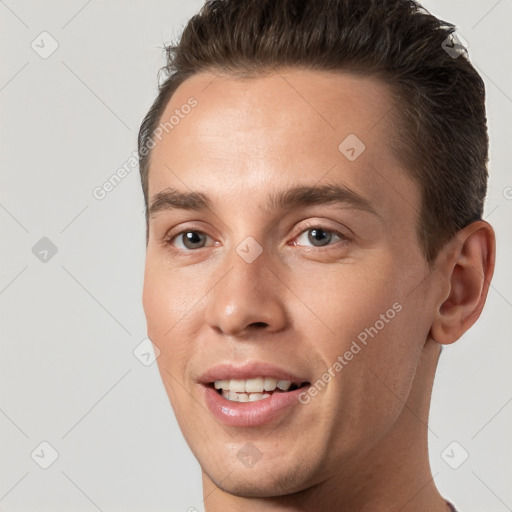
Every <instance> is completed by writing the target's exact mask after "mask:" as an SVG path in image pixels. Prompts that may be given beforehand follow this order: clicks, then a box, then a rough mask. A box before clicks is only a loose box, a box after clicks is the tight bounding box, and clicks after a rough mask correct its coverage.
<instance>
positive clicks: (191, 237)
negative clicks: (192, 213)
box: [185, 231, 201, 246]
mask: <svg viewBox="0 0 512 512" xmlns="http://www.w3.org/2000/svg"><path fill="white" fill-rule="evenodd" d="M185 236H186V242H187V243H190V244H198V243H200V242H201V237H200V236H199V234H198V233H197V232H195V231H189V232H187V233H185ZM187 243H185V246H187Z"/></svg>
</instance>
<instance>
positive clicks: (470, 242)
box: [430, 220, 496, 344]
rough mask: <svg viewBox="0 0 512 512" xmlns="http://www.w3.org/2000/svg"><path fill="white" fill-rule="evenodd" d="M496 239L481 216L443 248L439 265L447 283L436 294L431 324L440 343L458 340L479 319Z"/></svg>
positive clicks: (487, 288)
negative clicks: (436, 298) (436, 300)
mask: <svg viewBox="0 0 512 512" xmlns="http://www.w3.org/2000/svg"><path fill="white" fill-rule="evenodd" d="M495 253H496V241H495V235H494V230H493V228H492V226H491V225H490V224H489V223H488V222H486V221H483V220H479V221H476V222H473V223H471V224H469V225H468V226H466V227H465V228H464V229H462V230H460V231H459V232H458V233H457V234H456V235H455V237H454V239H453V240H452V241H450V242H449V243H448V244H447V246H446V247H445V248H443V249H442V251H441V253H440V255H439V259H442V261H443V262H442V263H441V264H440V265H439V266H438V269H439V271H440V272H441V278H442V282H443V283H444V284H445V285H446V286H444V287H443V288H444V289H443V291H442V293H441V294H440V296H439V301H438V303H437V310H436V311H435V313H434V318H433V322H432V327H431V332H430V334H431V336H432V338H433V339H434V340H435V341H437V342H438V343H441V344H450V343H453V342H454V341H457V340H458V339H459V338H460V337H461V336H462V335H463V334H464V333H465V332H466V331H467V330H468V329H469V328H470V327H471V326H472V325H473V324H474V323H475V322H476V320H477V319H478V317H479V316H480V313H481V312H482V309H483V307H484V304H485V300H486V298H487V292H488V291H489V285H490V282H491V278H492V275H493V272H494V262H495Z"/></svg>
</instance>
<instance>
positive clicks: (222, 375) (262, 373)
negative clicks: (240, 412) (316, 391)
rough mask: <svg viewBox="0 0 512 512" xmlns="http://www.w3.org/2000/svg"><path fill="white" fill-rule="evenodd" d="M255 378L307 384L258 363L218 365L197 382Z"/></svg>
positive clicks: (288, 372)
mask: <svg viewBox="0 0 512 512" xmlns="http://www.w3.org/2000/svg"><path fill="white" fill-rule="evenodd" d="M256 377H272V378H274V379H277V380H289V381H291V382H292V383H293V384H302V383H304V382H307V379H306V378H303V377H300V376H298V375H296V374H294V373H292V372H290V371H287V370H285V369H283V368H279V367H278V366H275V365H273V364H271V363H264V362H259V361H254V362H248V363H245V364H243V365H240V366H235V365H233V364H230V363H223V364H219V365H217V366H214V367H212V368H209V369H208V370H206V371H205V372H204V373H202V374H201V375H200V376H199V378H198V381H199V382H200V383H201V384H210V383H212V382H215V381H216V380H229V379H241V380H245V379H254V378H256Z"/></svg>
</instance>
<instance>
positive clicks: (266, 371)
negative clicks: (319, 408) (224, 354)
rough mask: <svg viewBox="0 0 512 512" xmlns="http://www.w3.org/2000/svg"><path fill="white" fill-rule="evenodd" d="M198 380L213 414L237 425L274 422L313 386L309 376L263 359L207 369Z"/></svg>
mask: <svg viewBox="0 0 512 512" xmlns="http://www.w3.org/2000/svg"><path fill="white" fill-rule="evenodd" d="M198 383H199V384H201V387H202V390H203V392H202V400H203V401H204V403H205V405H206V407H207V409H209V411H210V412H211V413H212V414H213V416H214V417H215V418H217V419H218V420H220V421H221V422H222V423H224V424H227V425H231V426H236V427H251V426H258V425H263V424H266V423H270V422H272V421H273V420H274V419H276V418H278V417H280V416H282V415H283V414H285V413H286V411H291V410H293V409H294V407H293V406H295V405H297V404H299V400H298V399H299V395H300V394H301V393H304V392H305V390H306V389H307V388H308V387H309V386H310V381H308V380H307V378H304V377H299V376H297V375H294V374H292V373H290V372H288V371H286V370H284V369H282V368H279V367H277V366H274V365H271V364H267V363H261V362H251V363H246V364H245V365H244V366H242V367H239V366H234V365H232V364H221V365H219V366H216V367H215V368H212V369H210V370H208V371H206V372H205V373H204V374H203V375H202V376H201V377H200V378H199V379H198ZM302 410H304V409H302ZM299 414H300V412H299Z"/></svg>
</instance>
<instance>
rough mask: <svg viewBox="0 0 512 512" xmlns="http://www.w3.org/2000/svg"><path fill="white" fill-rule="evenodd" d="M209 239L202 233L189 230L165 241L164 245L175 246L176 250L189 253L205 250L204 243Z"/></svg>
mask: <svg viewBox="0 0 512 512" xmlns="http://www.w3.org/2000/svg"><path fill="white" fill-rule="evenodd" d="M207 238H208V235H206V234H205V233H203V232H202V231H195V230H187V231H181V232H180V233H177V234H176V235H174V236H172V237H169V238H167V239H166V240H165V241H164V244H165V245H169V246H173V247H175V248H176V249H179V250H182V251H188V250H193V249H201V248H203V247H204V242H205V241H206V239H207ZM180 244H181V247H180Z"/></svg>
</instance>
